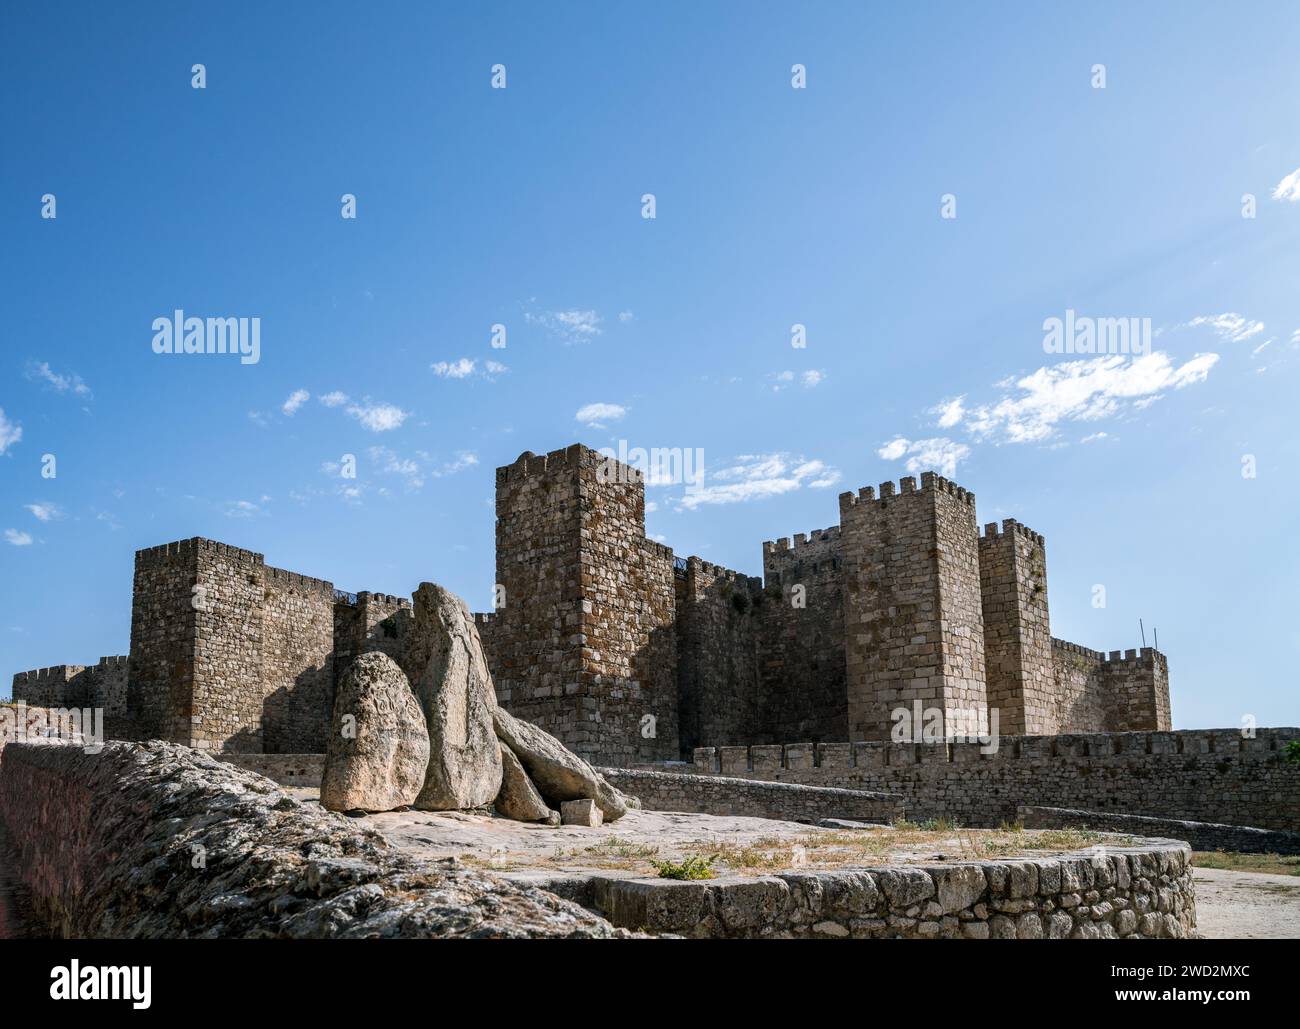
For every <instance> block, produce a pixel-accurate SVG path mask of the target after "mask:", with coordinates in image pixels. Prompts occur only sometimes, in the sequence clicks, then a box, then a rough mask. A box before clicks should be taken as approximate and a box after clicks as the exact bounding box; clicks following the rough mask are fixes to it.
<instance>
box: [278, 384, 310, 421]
mask: <svg viewBox="0 0 1300 1029" xmlns="http://www.w3.org/2000/svg"><path fill="white" fill-rule="evenodd" d="M310 399H311V394H310V393H308V392H307V391H306V390H305V389H296V390H294V391H293V392H292V393H290V394H289V398H288V399H287V400H286V401H285V402H284V403H283V404H281V405H280V410H281V411H283V412H284V413H285V414H286V415H287V416H288V417H290V418H292V417H293V416H294V415H295V414H297V412H298V409H299V408H300V407H302V405H303V404H305V403H307V401H308V400H310Z"/></svg>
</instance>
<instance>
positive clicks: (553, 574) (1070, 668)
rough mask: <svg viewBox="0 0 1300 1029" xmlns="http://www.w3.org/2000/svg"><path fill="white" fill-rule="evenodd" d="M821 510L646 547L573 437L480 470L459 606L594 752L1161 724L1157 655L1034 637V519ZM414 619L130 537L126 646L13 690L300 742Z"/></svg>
mask: <svg viewBox="0 0 1300 1029" xmlns="http://www.w3.org/2000/svg"><path fill="white" fill-rule="evenodd" d="M839 506H840V518H841V524H840V525H837V526H829V527H827V528H824V529H818V530H815V531H814V532H812V533H808V534H802V533H801V534H798V535H796V536H794V538H793V541H791V540H790V539H780V540H775V541H769V542H767V543H764V544H763V546H762V558H763V572H764V577H765V582H764V581H762V580H760V579H758V578H755V577H750V576H746V575H743V574H741V573H738V572H735V571H733V570H730V569H726V568H721V567H719V566H717V565H714V564H711V563H709V562H706V561H703V560H701V559H700V558H697V557H691V558H686V559H682V558H675V557H674V555H673V552H672V551H671V550H670V549H669V548H668V547H666V546H663V545H662V544H660V543H657V542H654V541H652V540H648V539H647V538H646V536H645V486H644V482H643V480H642V476H641V473H640V472H639V471H637V470H635V469H632V468H629V467H628V466H626V465H622V464H619V463H618V462H616V461H613V460H612V459H607V458H605V457H604V456H602V455H601V454H598V453H596V452H595V451H592V450H589V449H588V448H586V447H582V446H578V445H574V446H571V447H568V448H566V449H564V450H557V451H553V452H552V453H549V454H546V455H542V456H537V455H534V454H531V453H525V454H523V455H521V456H520V458H519V459H518V460H517V461H515V462H514V463H513V464H511V465H507V466H505V467H502V468H498V469H497V583H498V589H499V593H500V596H499V598H498V610H497V611H495V612H493V613H491V614H487V615H479V616H476V621H477V624H478V626H479V630H480V633H481V635H482V637H483V642H484V647H485V650H486V652H487V654H488V658H489V662H490V665H491V669H492V673H493V677H494V681H495V683H496V687H497V691H498V699H499V700H500V702H501V704H502V705H503V706H504V707H505V708H506V709H507V710H510V711H512V712H514V713H515V714H517V715H519V716H520V717H522V718H524V719H526V720H529V721H532V722H534V723H536V724H538V725H539V726H541V727H542V728H544V729H546V730H548V731H549V732H551V733H552V734H554V735H555V736H557V737H558V738H559V739H560V740H561V741H563V742H564V743H565V744H567V745H568V746H569V747H570V748H572V749H573V750H575V751H576V752H578V753H579V754H581V755H582V756H583V757H586V758H588V759H590V760H594V761H598V762H600V763H604V764H612V765H629V764H638V763H647V762H655V761H663V760H671V759H675V758H677V757H679V756H680V755H681V754H683V753H689V752H690V751H691V750H692V749H694V748H695V747H696V746H708V745H735V744H780V743H782V742H784V741H786V740H790V739H800V738H802V739H809V740H812V741H813V742H835V741H846V742H847V741H850V740H884V739H887V738H889V733H890V730H891V728H892V727H893V720H892V715H893V713H894V712H895V711H896V709H898V708H906V709H909V710H911V708H912V705H913V704H919V705H921V706H922V708H925V709H938V710H940V711H942V712H944V714H945V717H946V722H945V726H944V728H945V729H946V730H947V731H948V732H949V733H952V732H962V731H976V730H982V729H984V728H985V727H986V726H989V724H990V723H989V717H988V711H989V708H990V707H992V708H993V709H994V710H995V711H996V712H997V714H998V715H999V719H1000V724H999V725H998V729H999V731H1001V732H1004V733H1022V732H1023V733H1029V734H1034V733H1038V734H1043V735H1048V734H1053V733H1060V732H1103V731H1125V730H1139V729H1167V728H1168V727H1169V724H1170V713H1169V695H1168V668H1167V664H1166V662H1165V658H1164V656H1163V655H1161V654H1158V653H1156V652H1154V651H1148V650H1143V651H1142V653H1141V654H1140V655H1139V654H1137V653H1136V652H1133V651H1130V652H1129V653H1128V654H1127V655H1123V656H1121V655H1120V654H1119V652H1118V651H1116V652H1113V653H1112V654H1111V655H1110V656H1109V657H1107V656H1106V655H1104V654H1102V653H1100V652H1098V651H1093V650H1089V649H1087V648H1084V647H1080V646H1077V645H1075V644H1072V643H1067V642H1065V641H1061V640H1055V639H1052V637H1051V635H1050V628H1049V620H1048V610H1047V588H1046V551H1045V544H1044V541H1043V538H1042V536H1040V535H1038V534H1037V533H1034V532H1033V531H1032V530H1029V529H1026V528H1025V527H1024V526H1022V525H1020V524H1018V523H1017V522H1015V521H1014V520H1010V519H1008V520H1007V521H1005V522H1003V525H1002V528H1001V530H999V529H998V528H997V526H994V525H990V526H988V527H986V529H985V532H984V534H983V535H982V536H981V535H980V534H979V533H978V532H977V530H976V519H975V497H974V494H972V493H970V492H968V491H967V490H965V489H963V488H961V487H960V486H957V485H956V484H954V483H952V482H950V481H948V480H946V479H944V478H942V477H941V476H937V475H934V474H932V473H927V474H925V475H922V476H921V477H920V483H919V486H918V483H917V481H916V479H914V478H913V477H910V476H909V477H906V478H904V479H902V480H901V482H900V483H899V485H898V488H897V489H895V486H894V484H893V483H883V484H881V486H880V487H879V495H877V493H876V490H875V489H874V488H872V487H866V488H864V489H862V490H860V491H858V493H856V494H854V493H845V494H843V495H841V497H840V504H839ZM410 620H411V611H410V606H409V602H408V601H407V600H405V599H399V598H397V597H393V596H391V595H387V594H371V593H358V594H355V595H353V594H347V593H342V592H340V591H337V590H335V589H334V586H333V584H332V583H330V582H328V581H326V580H324V579H316V578H312V577H309V576H304V575H299V574H297V573H294V572H289V571H285V570H283V569H278V568H273V567H271V566H269V565H267V564H266V563H265V560H264V558H263V557H262V555H261V554H257V553H254V552H252V551H248V550H241V549H240V548H237V547H231V546H228V545H226V544H223V543H217V542H213V541H211V540H205V539H199V538H196V539H191V540H181V541H178V542H176V543H169V544H167V545H165V546H161V547H153V548H150V549H148V550H142V551H140V552H139V553H138V554H137V555H136V567H135V582H134V595H133V605H132V619H131V654H130V659H129V663H127V662H122V660H121V659H105V661H104V662H101V665H100V666H96V667H95V669H94V670H91V669H80V668H78V666H59V667H60V668H61V669H62V670H61V671H60V670H59V669H52V670H45V671H44V672H40V671H38V672H33V673H20V674H19V675H17V676H15V679H14V696H15V698H16V699H26V700H27V701H28V702H29V703H41V704H45V703H51V702H53V701H54V700H56V699H58V698H59V697H65V698H76V699H78V700H79V702H81V703H83V704H89V703H91V701H95V706H98V702H99V701H102V702H103V706H104V707H106V708H107V709H108V712H107V714H108V723H109V733H110V735H111V736H122V737H128V738H160V739H165V740H171V741H174V742H182V743H186V744H189V745H193V746H196V747H203V748H206V749H211V750H228V751H232V752H234V751H238V752H245V753H264V752H265V753H293V752H305V751H320V750H323V749H324V737H325V733H326V731H327V726H328V724H329V718H330V708H331V704H332V697H333V690H334V683H335V682H336V681H337V679H338V676H339V675H341V674H342V673H343V671H345V670H346V668H347V666H348V664H349V663H350V662H351V661H352V659H353V658H354V657H355V656H356V655H358V654H360V653H364V652H365V651H366V650H372V649H374V650H381V651H383V652H384V653H387V654H389V655H390V656H391V657H393V658H394V659H395V660H397V662H398V663H399V664H403V665H405V664H407V663H409V660H410V655H408V654H407V653H406V649H407V634H408V633H409V629H410V624H411V622H410ZM409 671H410V669H409V668H408V672H409Z"/></svg>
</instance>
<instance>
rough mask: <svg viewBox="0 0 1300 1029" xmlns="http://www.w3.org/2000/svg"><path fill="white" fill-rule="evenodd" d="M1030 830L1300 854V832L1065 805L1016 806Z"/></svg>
mask: <svg viewBox="0 0 1300 1029" xmlns="http://www.w3.org/2000/svg"><path fill="white" fill-rule="evenodd" d="M1016 814H1017V818H1018V820H1019V821H1020V822H1022V823H1023V824H1024V826H1025V828H1026V829H1100V830H1103V831H1106V832H1117V833H1118V832H1125V833H1135V834H1137V835H1142V836H1148V835H1149V836H1164V837H1167V838H1169V839H1172V840H1182V841H1184V842H1185V843H1188V844H1190V845H1191V848H1192V849H1193V850H1227V851H1233V852H1235V853H1238V854H1300V833H1294V832H1278V831H1277V830H1274V829H1252V828H1249V827H1247V826H1242V825H1222V824H1219V823H1216V822H1185V821H1179V820H1177V819H1173V818H1150V817H1147V816H1146V815H1123V814H1118V813H1115V812H1101V811H1078V810H1074V809H1072V808H1061V807H1029V806H1025V805H1021V806H1020V807H1019V808H1017V809H1016Z"/></svg>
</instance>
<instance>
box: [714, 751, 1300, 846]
mask: <svg viewBox="0 0 1300 1029" xmlns="http://www.w3.org/2000/svg"><path fill="white" fill-rule="evenodd" d="M1295 739H1300V729H1296V728H1278V729H1260V730H1258V732H1257V735H1256V737H1255V738H1254V739H1243V738H1242V736H1241V733H1240V732H1239V731H1237V730H1235V729H1210V730H1183V731H1179V732H1150V733H1147V732H1134V733H1095V734H1089V735H1079V736H1021V737H1007V738H1003V739H1002V740H1000V741H999V742H1000V746H999V749H998V751H997V753H996V754H982V753H981V752H980V745H979V744H978V743H948V744H917V743H897V744H895V743H854V744H848V743H838V744H836V743H830V744H825V743H823V744H817V745H815V746H814V745H813V744H811V743H803V744H787V745H786V746H784V747H781V746H759V745H755V746H751V747H720V748H716V749H715V748H712V747H708V748H700V749H697V750H696V751H695V762H694V768H693V769H692V770H693V771H694V772H696V773H700V774H719V773H720V774H722V775H732V776H739V777H743V778H751V779H761V780H765V781H771V782H795V783H803V784H806V785H811V786H839V787H844V788H847V789H864V790H873V791H877V792H885V793H899V794H902V796H903V797H904V798H905V800H906V803H907V812H908V817H909V818H915V819H925V818H954V819H956V820H958V821H959V822H961V823H962V824H964V825H971V826H997V825H999V824H1000V823H1002V822H1004V821H1005V822H1010V821H1012V820H1014V818H1015V817H1016V808H1017V806H1019V805H1021V804H1028V805H1034V806H1045V807H1075V808H1083V809H1086V810H1090V811H1105V812H1109V811H1115V812H1122V813H1126V814H1142V815H1151V816H1153V817H1163V818H1177V819H1192V820H1196V821H1203V822H1221V823H1225V824H1228V825H1249V826H1256V827H1258V828H1263V829H1281V830H1284V831H1296V830H1298V829H1300V765H1297V764H1295V763H1293V762H1289V761H1287V760H1286V758H1285V756H1284V750H1285V748H1286V745H1287V743H1288V742H1289V741H1291V740H1295Z"/></svg>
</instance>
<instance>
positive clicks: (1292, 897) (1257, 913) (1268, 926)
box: [1192, 868, 1300, 940]
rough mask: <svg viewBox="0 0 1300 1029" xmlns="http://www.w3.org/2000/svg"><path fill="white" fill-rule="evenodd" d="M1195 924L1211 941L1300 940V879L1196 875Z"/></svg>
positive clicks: (1219, 872) (1208, 871) (1212, 872)
mask: <svg viewBox="0 0 1300 1029" xmlns="http://www.w3.org/2000/svg"><path fill="white" fill-rule="evenodd" d="M1192 876H1193V878H1194V879H1195V880H1196V924H1197V928H1198V929H1199V930H1200V933H1201V935H1202V936H1203V937H1205V938H1206V939H1211V940H1243V939H1245V940H1251V939H1265V940H1281V939H1300V876H1295V875H1267V874H1264V873H1261V872H1231V871H1227V870H1225V869H1220V868H1197V869H1194V870H1193V873H1192Z"/></svg>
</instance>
